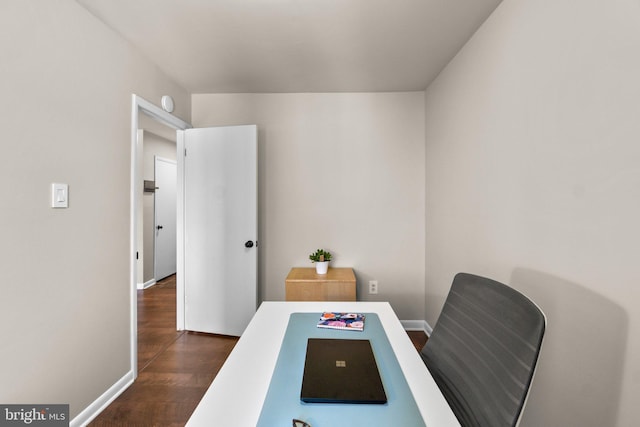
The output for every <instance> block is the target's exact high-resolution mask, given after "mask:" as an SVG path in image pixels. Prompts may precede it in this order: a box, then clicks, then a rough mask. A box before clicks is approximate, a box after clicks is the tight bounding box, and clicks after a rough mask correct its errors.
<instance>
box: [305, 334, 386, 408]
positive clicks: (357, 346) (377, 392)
mask: <svg viewBox="0 0 640 427" xmlns="http://www.w3.org/2000/svg"><path fill="white" fill-rule="evenodd" d="M300 400H302V401H303V402H307V403H377V404H382V403H387V395H386V394H385V392H384V387H383V386H382V380H381V379H380V373H379V372H378V365H377V364H376V359H375V357H374V356H373V350H372V349H371V343H370V342H369V340H352V339H320V338H309V340H308V341H307V355H306V359H305V363H304V374H303V377H302V390H301V391H300Z"/></svg>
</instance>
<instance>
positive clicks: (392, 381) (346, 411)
mask: <svg viewBox="0 0 640 427" xmlns="http://www.w3.org/2000/svg"><path fill="white" fill-rule="evenodd" d="M320 315H321V313H293V314H292V315H291V317H290V318H289V324H288V325H287V330H286V332H285V336H284V340H283V341H282V346H281V348H280V354H279V355H278V360H277V362H276V366H275V369H274V372H273V376H272V378H271V383H270V384H269V389H268V391H267V396H266V398H265V401H264V405H263V407H262V411H261V413H260V418H259V420H258V424H257V425H258V427H274V426H287V425H290V424H291V420H292V419H293V418H296V419H299V420H303V421H306V422H307V423H309V424H311V425H312V426H313V427H322V426H336V425H366V426H416V427H419V426H424V425H425V424H424V421H423V420H422V416H421V415H420V411H419V410H418V406H417V405H416V402H415V400H414V398H413V395H412V394H411V390H410V389H409V386H408V384H407V381H406V379H405V378H404V375H403V374H402V370H401V369H400V365H399V364H398V360H397V359H396V356H395V354H394V352H393V349H392V348H391V345H390V344H389V340H388V339H387V335H386V334H385V332H384V329H383V327H382V323H381V322H380V319H379V318H378V316H377V315H376V314H375V313H365V327H364V331H362V332H359V331H343V330H333V329H321V328H318V327H317V326H316V325H317V323H318V320H319V319H320ZM308 338H334V339H367V340H369V341H370V342H371V347H372V348H373V352H374V355H375V358H376V362H377V364H378V368H379V371H380V377H381V379H382V384H383V385H384V389H385V392H386V394H387V399H388V400H387V403H386V404H383V405H362V404H345V403H304V402H302V401H300V389H301V386H302V374H303V371H304V362H305V354H306V345H307V339H308ZM257 363H258V362H257Z"/></svg>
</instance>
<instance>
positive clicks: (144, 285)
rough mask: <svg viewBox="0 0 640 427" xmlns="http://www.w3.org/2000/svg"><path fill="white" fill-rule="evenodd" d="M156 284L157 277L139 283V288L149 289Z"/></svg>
mask: <svg viewBox="0 0 640 427" xmlns="http://www.w3.org/2000/svg"><path fill="white" fill-rule="evenodd" d="M155 284H156V279H151V280H147V281H146V282H144V283H138V289H147V288H150V287H152V286H153V285H155Z"/></svg>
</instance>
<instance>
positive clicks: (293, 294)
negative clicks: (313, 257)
mask: <svg viewBox="0 0 640 427" xmlns="http://www.w3.org/2000/svg"><path fill="white" fill-rule="evenodd" d="M284 286H285V295H286V300H287V301H355V300H356V276H355V274H353V269H351V268H331V267H329V271H327V274H322V275H319V274H316V269H315V268H292V269H291V271H290V272H289V275H288V276H287V278H286V280H285V282H284Z"/></svg>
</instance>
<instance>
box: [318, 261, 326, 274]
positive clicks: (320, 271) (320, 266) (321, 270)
mask: <svg viewBox="0 0 640 427" xmlns="http://www.w3.org/2000/svg"><path fill="white" fill-rule="evenodd" d="M327 270H329V261H322V262H319V261H318V262H316V273H318V274H327Z"/></svg>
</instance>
